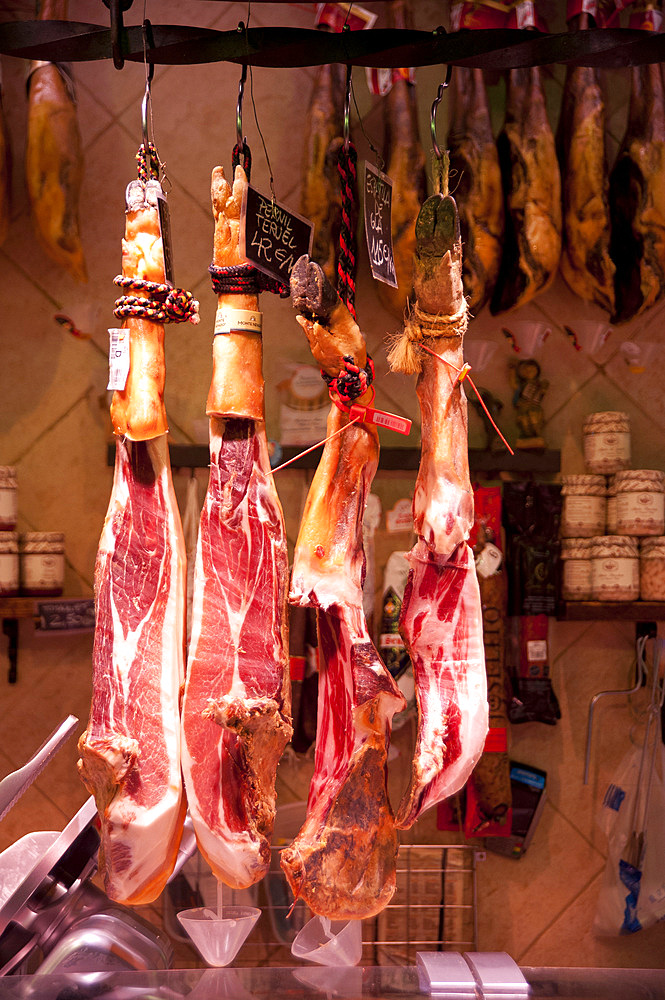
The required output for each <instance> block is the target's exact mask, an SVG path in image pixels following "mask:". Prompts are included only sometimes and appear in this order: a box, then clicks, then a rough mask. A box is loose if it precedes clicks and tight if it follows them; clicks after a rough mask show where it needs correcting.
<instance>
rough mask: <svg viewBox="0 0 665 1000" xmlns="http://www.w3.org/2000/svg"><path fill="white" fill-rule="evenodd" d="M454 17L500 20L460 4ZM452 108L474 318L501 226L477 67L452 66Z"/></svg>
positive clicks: (491, 281)
mask: <svg viewBox="0 0 665 1000" xmlns="http://www.w3.org/2000/svg"><path fill="white" fill-rule="evenodd" d="M458 14H459V15H460V18H461V19H460V21H459V23H458V22H455V24H454V28H455V30H460V29H467V28H470V27H488V28H491V27H493V26H494V23H495V19H497V18H501V19H502V18H503V17H504V15H503V14H498V13H497V12H496V11H488V10H485V11H477V10H473V11H471V10H470V9H469V10H467V8H466V7H464V8H462V5H459V6H458ZM486 18H487V19H488V20H487V22H486V21H485V19H486ZM479 21H480V22H481V23H480V24H479V23H478V22H479ZM498 23H500V21H499V22H498ZM451 105H452V111H451V121H450V128H449V131H448V154H449V156H450V186H451V191H452V193H453V195H454V197H455V200H456V202H457V206H458V211H459V220H460V232H461V235H462V248H463V251H464V253H463V260H462V280H463V282H464V294H465V295H466V297H467V301H468V304H469V314H470V316H471V317H473V316H477V315H478V313H479V312H480V310H481V309H482V308H483V306H484V305H485V304H486V303H487V302H489V300H490V297H491V295H492V293H493V291H494V286H495V284H496V280H497V277H498V274H499V266H500V263H501V248H502V245H503V234H504V224H505V213H504V204H503V190H502V187H501V168H500V166H499V155H498V152H497V147H496V143H495V141H494V135H493V132H492V120H491V116H490V109H489V103H488V99H487V90H486V87H485V79H484V75H483V70H482V69H469V68H467V67H464V66H457V67H455V72H454V74H453V77H452V81H451ZM423 200H424V199H423Z"/></svg>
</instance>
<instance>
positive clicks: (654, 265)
mask: <svg viewBox="0 0 665 1000" xmlns="http://www.w3.org/2000/svg"><path fill="white" fill-rule="evenodd" d="M637 26H639V27H641V25H640V24H639V23H638V25H637ZM630 74H631V90H630V104H629V108H628V124H627V127H626V134H625V136H624V139H623V142H622V144H621V148H620V150H619V153H618V155H617V158H616V161H615V164H614V166H613V168H612V172H611V174H610V211H611V218H612V239H611V244H610V252H611V254H612V259H613V261H614V263H615V264H616V275H615V292H616V304H615V312H614V316H613V317H612V319H613V322H615V323H625V322H627V321H628V320H630V319H634V318H635V317H636V316H640V315H641V314H642V313H643V312H645V310H647V309H650V308H651V306H653V305H655V303H656V302H658V301H660V299H661V298H662V297H663V294H664V292H665V87H664V86H663V77H662V73H661V66H660V64H659V63H653V64H650V65H646V66H633V67H632V68H631V71H630Z"/></svg>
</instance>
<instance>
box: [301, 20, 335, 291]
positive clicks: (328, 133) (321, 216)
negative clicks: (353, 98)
mask: <svg viewBox="0 0 665 1000" xmlns="http://www.w3.org/2000/svg"><path fill="white" fill-rule="evenodd" d="M318 28H319V30H320V31H328V30H330V26H329V25H328V24H327V23H326V21H325V20H324V21H322V22H320V23H319V24H318ZM343 117H344V67H343V66H342V65H340V64H339V63H323V64H322V65H321V66H319V67H317V69H316V76H315V78H314V83H313V86H312V92H311V95H310V101H309V107H308V109H307V114H306V116H305V121H304V123H303V133H304V136H305V144H304V148H303V160H302V189H301V198H300V209H301V212H302V214H303V215H304V216H305V218H306V219H309V220H310V222H311V223H312V225H313V227H314V230H313V233H312V251H311V255H312V259H313V260H315V261H317V263H318V264H320V265H321V267H322V268H323V271H324V273H325V275H326V278H327V279H328V281H330V282H332V283H333V284H334V283H335V282H336V280H337V253H338V248H339V231H340V226H341V213H342V196H341V192H340V185H339V175H338V172H337V158H338V155H339V149H340V146H341V144H342V127H343Z"/></svg>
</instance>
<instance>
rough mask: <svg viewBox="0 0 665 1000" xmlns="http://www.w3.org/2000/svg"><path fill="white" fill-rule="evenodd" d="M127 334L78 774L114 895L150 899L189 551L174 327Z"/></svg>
mask: <svg viewBox="0 0 665 1000" xmlns="http://www.w3.org/2000/svg"><path fill="white" fill-rule="evenodd" d="M158 190H161V189H160V186H159V183H158V182H157V181H148V183H147V184H143V183H141V182H139V181H135V182H134V183H132V184H130V186H129V188H128V205H127V221H126V228H125V239H124V241H123V251H122V261H123V275H124V277H125V278H126V279H132V280H137V281H146V280H147V281H152V282H157V283H162V282H163V281H164V257H163V252H162V241H161V237H160V230H159V219H158V213H157V198H156V195H157V191H158ZM137 297H139V298H141V297H144V293H143V292H140V291H137ZM125 330H126V335H127V336H128V337H129V352H130V354H129V357H130V368H129V376H128V378H127V383H126V386H125V388H124V389H122V390H118V391H117V392H115V394H114V397H113V404H112V408H111V416H112V421H113V429H114V431H115V433H116V435H117V437H116V462H115V472H114V477H113V491H112V493H111V501H110V504H109V508H108V512H107V515H106V520H105V522H104V529H103V531H102V537H101V540H100V544H99V551H98V554H97V561H96V564H95V604H96V624H95V640H94V649H93V671H94V672H93V698H92V707H91V711H90V719H89V722H88V728H87V731H86V732H85V733H84V734H83V736H82V737H81V739H80V741H79V752H80V754H81V759H80V761H79V771H80V774H81V778H82V779H83V781H84V783H85V785H86V787H87V788H88V789H89V790H90V791H91V792H92V794H93V795H94V796H95V800H96V802H97V808H98V810H99V816H100V820H101V848H100V855H99V868H100V871H101V872H102V873H103V876H104V885H105V889H106V893H107V895H108V896H109V897H110V898H111V899H114V900H116V901H118V902H123V903H147V902H150V901H151V900H153V899H156V898H157V896H158V895H159V893H160V892H161V890H162V889H163V887H164V885H165V883H166V880H167V878H168V876H169V875H170V874H171V871H172V870H173V865H174V863H175V858H176V854H177V851H178V845H179V843H180V836H181V833H182V825H183V821H184V815H185V808H186V807H185V801H184V796H183V794H182V780H181V773H180V712H179V697H180V690H181V686H182V683H183V679H184V627H185V551H184V540H183V534H182V527H181V524H180V515H179V514H178V506H177V503H176V499H175V494H174V491H173V484H172V480H171V470H170V465H169V455H168V445H167V438H166V431H167V423H166V411H165V408H164V398H163V393H164V327H163V326H162V324H161V323H159V322H155V321H153V320H151V319H146V318H136V319H134V318H132V319H129V320H127V324H126V326H125Z"/></svg>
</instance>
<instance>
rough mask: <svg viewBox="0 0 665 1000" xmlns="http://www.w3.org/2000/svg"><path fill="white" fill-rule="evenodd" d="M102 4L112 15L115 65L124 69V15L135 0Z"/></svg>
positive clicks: (112, 47)
mask: <svg viewBox="0 0 665 1000" xmlns="http://www.w3.org/2000/svg"><path fill="white" fill-rule="evenodd" d="M102 3H103V4H104V6H105V7H108V9H109V13H110V15H111V54H112V58H113V65H114V66H115V68H116V69H122V67H123V66H124V65H125V60H124V58H123V51H122V43H123V32H124V24H123V19H122V15H123V13H124V12H125V11H126V10H129V8H130V7H131V6H132V3H133V0H102Z"/></svg>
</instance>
